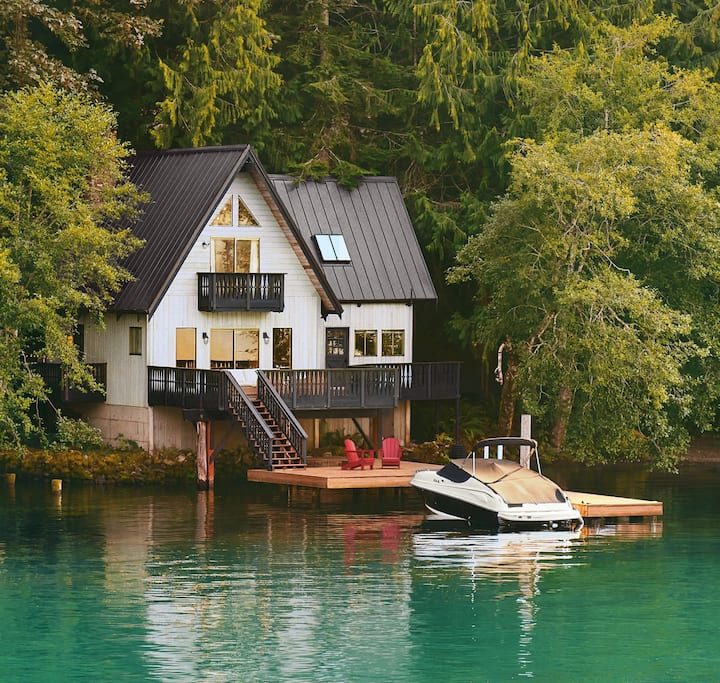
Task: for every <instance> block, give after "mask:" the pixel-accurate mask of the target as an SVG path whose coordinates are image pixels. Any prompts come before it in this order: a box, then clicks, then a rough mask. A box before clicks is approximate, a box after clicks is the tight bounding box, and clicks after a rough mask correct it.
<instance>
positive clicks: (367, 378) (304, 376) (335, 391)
mask: <svg viewBox="0 0 720 683" xmlns="http://www.w3.org/2000/svg"><path fill="white" fill-rule="evenodd" d="M398 374H399V373H398V369H397V368H381V367H355V368H342V369H337V370H266V375H267V378H268V380H269V381H270V382H271V383H272V385H273V386H274V387H275V389H276V390H277V392H278V394H280V396H281V397H282V399H283V401H285V403H286V404H287V405H288V406H289V407H290V408H291V409H292V410H323V409H330V408H347V409H350V408H391V407H394V406H396V405H397V402H398V392H399V379H398Z"/></svg>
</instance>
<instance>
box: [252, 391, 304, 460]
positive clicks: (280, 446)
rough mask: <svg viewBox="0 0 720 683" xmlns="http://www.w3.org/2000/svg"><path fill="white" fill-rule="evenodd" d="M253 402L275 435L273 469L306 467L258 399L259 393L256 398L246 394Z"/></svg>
mask: <svg viewBox="0 0 720 683" xmlns="http://www.w3.org/2000/svg"><path fill="white" fill-rule="evenodd" d="M245 393H247V394H248V396H249V397H250V399H251V400H252V402H253V405H254V406H255V408H256V410H257V411H258V413H260V417H262V419H263V421H264V422H265V424H266V425H267V426H268V427H270V430H271V431H272V433H273V439H272V469H274V470H276V469H283V468H288V467H305V463H304V462H303V460H302V458H301V457H300V456H299V455H298V452H297V451H296V450H295V449H294V448H293V445H292V444H291V443H290V439H288V438H287V436H286V435H285V434H284V432H283V431H282V429H280V427H279V425H278V423H277V420H276V419H275V418H274V417H273V416H272V414H271V413H270V411H269V410H268V408H267V406H266V405H265V404H264V403H263V402H262V401H261V400H260V399H259V398H257V392H255V396H252V395H251V394H250V392H249V391H247V390H246V392H245Z"/></svg>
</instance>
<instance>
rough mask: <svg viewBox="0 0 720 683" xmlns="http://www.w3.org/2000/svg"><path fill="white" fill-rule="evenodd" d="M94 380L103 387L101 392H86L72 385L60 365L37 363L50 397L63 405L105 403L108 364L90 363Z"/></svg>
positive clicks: (37, 368)
mask: <svg viewBox="0 0 720 683" xmlns="http://www.w3.org/2000/svg"><path fill="white" fill-rule="evenodd" d="M88 367H89V368H90V372H91V374H92V376H93V379H94V380H95V382H97V384H98V385H99V386H100V387H102V389H101V390H99V391H85V390H82V389H79V388H78V387H75V386H73V385H72V384H70V382H69V380H68V377H67V374H66V373H65V371H64V370H63V368H62V365H60V363H37V364H36V365H35V369H36V370H37V373H38V374H39V375H40V376H41V377H42V379H43V382H45V386H47V388H48V391H49V393H50V396H51V397H52V398H54V399H56V400H59V401H62V402H63V403H103V402H104V401H105V390H104V387H105V386H106V385H107V363H88Z"/></svg>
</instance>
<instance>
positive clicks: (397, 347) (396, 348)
mask: <svg viewBox="0 0 720 683" xmlns="http://www.w3.org/2000/svg"><path fill="white" fill-rule="evenodd" d="M381 343H382V353H381V354H380V355H381V356H404V355H405V330H383V331H382V340H381Z"/></svg>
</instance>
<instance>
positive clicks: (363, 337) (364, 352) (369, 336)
mask: <svg viewBox="0 0 720 683" xmlns="http://www.w3.org/2000/svg"><path fill="white" fill-rule="evenodd" d="M355 355H356V356H377V330H355Z"/></svg>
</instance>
